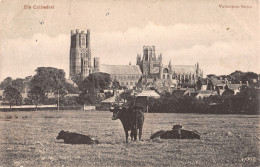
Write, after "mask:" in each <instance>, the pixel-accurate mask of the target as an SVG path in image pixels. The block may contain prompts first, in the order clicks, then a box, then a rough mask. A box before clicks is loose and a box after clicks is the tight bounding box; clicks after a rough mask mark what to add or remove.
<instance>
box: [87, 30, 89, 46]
mask: <svg viewBox="0 0 260 167" xmlns="http://www.w3.org/2000/svg"><path fill="white" fill-rule="evenodd" d="M87 47H88V48H90V29H87Z"/></svg>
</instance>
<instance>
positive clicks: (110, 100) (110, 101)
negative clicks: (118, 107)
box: [101, 96, 116, 103]
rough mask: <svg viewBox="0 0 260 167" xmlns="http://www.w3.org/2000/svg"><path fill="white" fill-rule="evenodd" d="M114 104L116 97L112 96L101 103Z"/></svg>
mask: <svg viewBox="0 0 260 167" xmlns="http://www.w3.org/2000/svg"><path fill="white" fill-rule="evenodd" d="M115 102H116V96H112V97H110V98H107V99H105V100H103V101H102V102H101V103H115Z"/></svg>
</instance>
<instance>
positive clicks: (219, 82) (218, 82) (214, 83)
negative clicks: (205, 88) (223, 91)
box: [210, 78, 225, 86]
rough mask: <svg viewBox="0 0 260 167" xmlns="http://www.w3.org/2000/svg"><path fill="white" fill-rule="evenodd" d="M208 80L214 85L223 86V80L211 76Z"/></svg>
mask: <svg viewBox="0 0 260 167" xmlns="http://www.w3.org/2000/svg"><path fill="white" fill-rule="evenodd" d="M210 80H211V82H212V84H213V85H214V86H223V85H224V84H225V81H224V80H220V79H217V78H211V79H210Z"/></svg>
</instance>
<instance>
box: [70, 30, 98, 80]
mask: <svg viewBox="0 0 260 167" xmlns="http://www.w3.org/2000/svg"><path fill="white" fill-rule="evenodd" d="M91 60H92V58H91V45H90V30H89V29H88V30H87V32H85V31H81V32H80V31H79V30H78V29H77V30H76V32H75V31H74V30H72V31H71V43H70V78H71V79H72V80H73V79H74V78H75V77H76V76H79V77H82V78H86V77H87V76H89V74H91V73H93V72H97V71H99V59H98V58H94V60H95V63H92V61H91Z"/></svg>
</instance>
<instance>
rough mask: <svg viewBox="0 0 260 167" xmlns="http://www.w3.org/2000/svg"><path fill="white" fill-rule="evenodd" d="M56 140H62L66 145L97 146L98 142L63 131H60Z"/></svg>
mask: <svg viewBox="0 0 260 167" xmlns="http://www.w3.org/2000/svg"><path fill="white" fill-rule="evenodd" d="M56 139H57V140H59V139H63V140H64V143H66V144H99V141H98V140H95V139H94V138H91V137H89V136H86V135H82V134H78V133H74V132H68V131H64V130H61V131H60V133H59V134H58V136H57V137H56Z"/></svg>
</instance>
